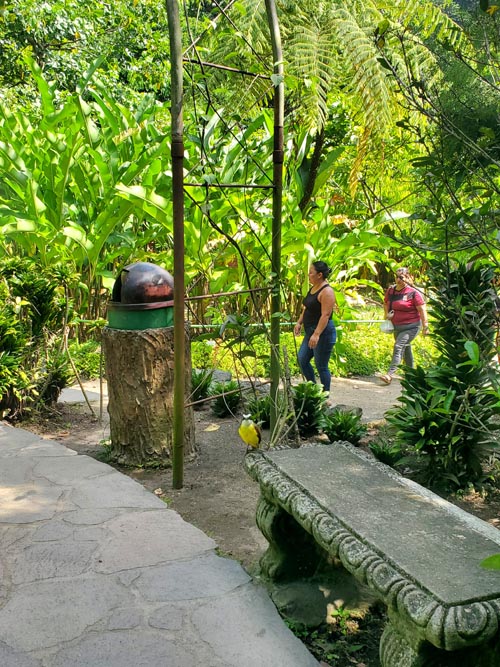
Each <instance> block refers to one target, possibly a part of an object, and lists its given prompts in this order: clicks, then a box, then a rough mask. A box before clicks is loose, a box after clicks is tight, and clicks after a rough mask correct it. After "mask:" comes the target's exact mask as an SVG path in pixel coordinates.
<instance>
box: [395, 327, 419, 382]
mask: <svg viewBox="0 0 500 667" xmlns="http://www.w3.org/2000/svg"><path fill="white" fill-rule="evenodd" d="M419 331H420V322H415V323H414V324H401V325H399V326H395V327H394V349H393V351H392V361H391V365H390V366H389V375H394V373H395V372H396V369H397V367H398V366H399V364H400V363H401V362H402V361H403V359H404V362H405V364H406V365H407V366H409V367H410V368H413V350H412V349H411V342H412V340H414V338H416V336H417V334H418V332H419Z"/></svg>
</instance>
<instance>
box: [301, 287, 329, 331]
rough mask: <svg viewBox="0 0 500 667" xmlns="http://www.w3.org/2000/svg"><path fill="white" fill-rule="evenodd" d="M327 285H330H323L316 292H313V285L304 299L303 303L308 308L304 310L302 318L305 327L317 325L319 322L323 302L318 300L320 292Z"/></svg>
mask: <svg viewBox="0 0 500 667" xmlns="http://www.w3.org/2000/svg"><path fill="white" fill-rule="evenodd" d="M325 287H328V285H323V287H322V288H321V289H319V290H318V291H317V292H315V293H314V294H311V289H312V287H311V289H310V290H309V292H308V293H307V294H306V296H305V297H304V300H303V301H302V304H303V305H304V306H305V308H306V309H305V311H304V318H303V320H302V321H303V324H304V329H306V328H307V327H315V326H316V325H317V324H318V322H319V320H320V317H321V303H320V302H319V301H318V294H319V293H320V292H322V291H323V290H324V289H325ZM331 318H332V314H331V313H330V319H331Z"/></svg>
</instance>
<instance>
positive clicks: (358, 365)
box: [191, 313, 436, 377]
mask: <svg viewBox="0 0 500 667" xmlns="http://www.w3.org/2000/svg"><path fill="white" fill-rule="evenodd" d="M378 318H379V319H380V318H381V314H380V313H379V314H378ZM342 334H343V335H342V340H341V342H339V343H337V344H336V345H335V346H334V351H333V354H332V358H331V360H330V370H331V371H332V374H333V375H334V376H338V377H349V376H351V375H374V374H375V373H377V372H385V371H386V370H387V367H388V366H389V362H390V360H391V356H392V348H393V344H394V340H393V338H392V337H391V336H388V335H387V334H383V333H381V332H380V330H379V325H378V324H364V323H363V322H360V324H358V325H353V324H348V325H343V328H342ZM299 342H300V338H296V337H295V336H294V335H293V333H291V332H290V331H287V330H286V329H285V330H284V331H283V332H282V334H281V345H282V347H286V348H287V350H288V363H289V367H290V374H291V375H292V376H295V377H297V376H299V375H300V369H299V366H298V363H297V344H298V343H299ZM251 347H252V356H251V357H250V356H249V355H248V356H246V358H247V359H250V358H252V360H253V361H252V364H251V370H252V371H253V375H254V376H255V377H269V355H270V343H269V339H268V337H267V336H264V335H262V334H259V335H258V336H256V337H255V338H252V341H251ZM412 347H413V353H414V357H415V360H416V363H417V364H420V365H422V366H425V367H427V366H429V365H431V364H432V363H433V360H434V358H435V356H436V349H435V346H434V343H433V340H432V337H431V336H426V337H424V336H418V337H417V338H416V339H415V341H414V342H413V344H412ZM191 353H192V359H193V366H196V368H205V367H207V368H217V369H219V370H224V371H228V372H231V373H232V374H233V375H236V376H241V375H242V374H244V371H243V368H242V366H241V364H240V363H239V362H238V359H237V358H236V357H235V356H234V355H233V354H231V352H229V351H228V350H226V349H225V347H224V343H223V342H222V341H217V342H216V343H215V342H214V341H212V344H211V345H209V344H208V342H207V341H206V340H200V339H196V338H195V339H194V340H193V341H192V343H191ZM247 370H249V368H248V364H247Z"/></svg>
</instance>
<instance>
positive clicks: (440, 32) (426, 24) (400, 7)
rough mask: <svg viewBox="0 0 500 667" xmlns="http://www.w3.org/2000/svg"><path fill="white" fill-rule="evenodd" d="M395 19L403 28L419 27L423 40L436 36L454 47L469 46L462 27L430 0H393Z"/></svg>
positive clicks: (413, 28)
mask: <svg viewBox="0 0 500 667" xmlns="http://www.w3.org/2000/svg"><path fill="white" fill-rule="evenodd" d="M393 3H394V17H393V19H394V20H395V21H397V22H398V23H400V24H401V26H402V27H403V28H409V29H412V30H415V29H417V30H418V33H419V34H420V36H421V39H422V40H425V39H428V38H429V37H431V36H435V37H436V38H437V39H438V40H439V41H440V42H443V43H447V44H448V45H449V46H450V47H453V48H454V49H462V48H466V47H467V46H468V41H467V38H466V36H465V33H464V32H463V30H462V28H461V27H460V26H459V25H458V24H457V23H455V21H453V19H451V18H450V17H449V16H448V15H447V14H445V12H444V11H443V10H442V9H441V8H440V7H438V6H437V5H436V4H434V3H433V2H431V1H430V0H393Z"/></svg>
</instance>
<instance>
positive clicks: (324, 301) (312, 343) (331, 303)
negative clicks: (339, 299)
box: [309, 287, 337, 348]
mask: <svg viewBox="0 0 500 667" xmlns="http://www.w3.org/2000/svg"><path fill="white" fill-rule="evenodd" d="M318 301H319V302H320V304H321V317H320V318H319V321H318V324H317V325H316V329H315V330H314V332H313V334H312V336H311V338H310V339H309V347H310V348H314V347H316V345H317V344H318V340H319V337H320V336H321V334H322V333H323V331H324V330H325V327H326V325H327V324H328V322H329V321H330V317H331V315H332V312H333V309H334V308H335V306H336V305H337V303H336V301H335V294H334V292H333V289H332V288H331V287H325V289H324V290H323V291H322V292H321V293H320V294H319V295H318Z"/></svg>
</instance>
